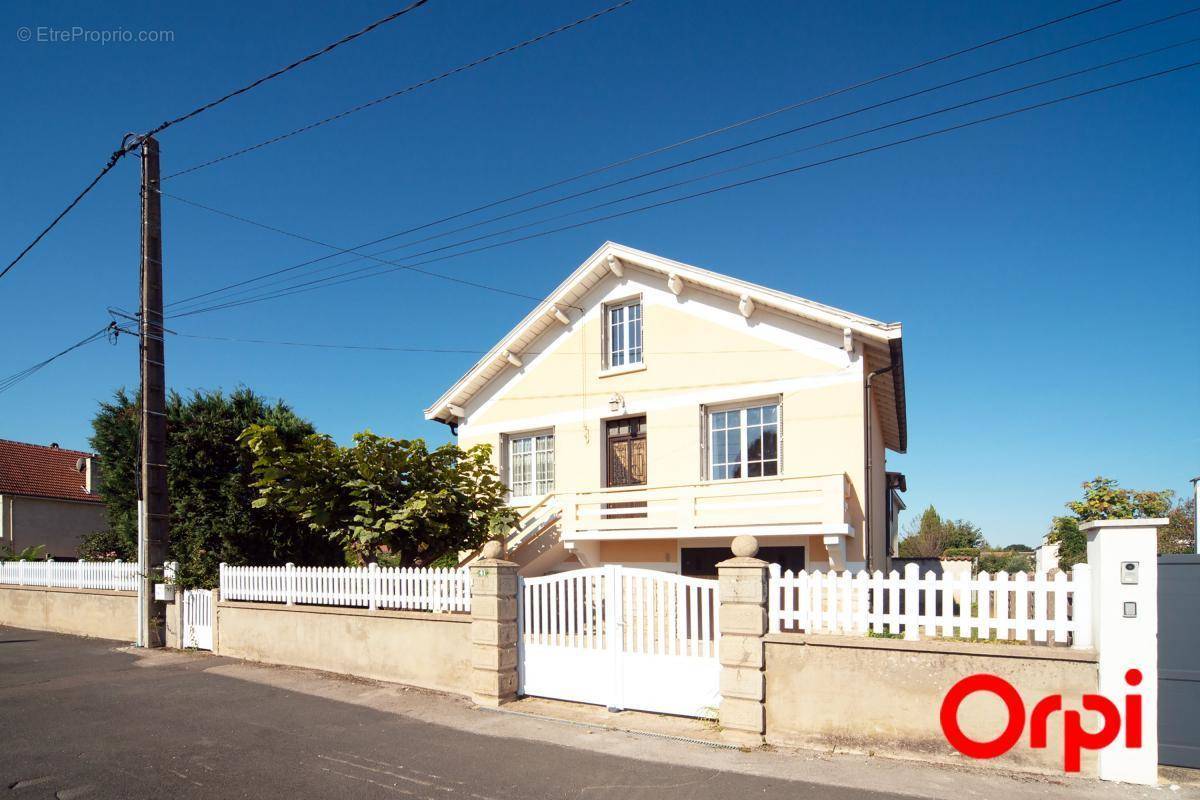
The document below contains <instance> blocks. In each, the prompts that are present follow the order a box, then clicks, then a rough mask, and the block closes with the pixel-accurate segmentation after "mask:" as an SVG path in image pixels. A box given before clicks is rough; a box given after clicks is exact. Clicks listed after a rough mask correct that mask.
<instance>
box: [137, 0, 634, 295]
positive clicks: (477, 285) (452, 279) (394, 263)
mask: <svg viewBox="0 0 1200 800" xmlns="http://www.w3.org/2000/svg"><path fill="white" fill-rule="evenodd" d="M630 2H632V0H630ZM159 194H160V195H162V196H163V197H169V198H171V199H172V200H178V201H179V202H181V203H186V204H187V205H189V206H194V207H196V208H200V209H204V210H205V211H209V212H211V213H213V214H219V215H221V216H223V217H227V218H229V219H234V220H237V221H238V222H244V223H246V224H248V225H253V226H255V227H258V228H263V229H264V230H269V231H274V232H275V233H279V234H282V235H284V236H288V237H291V238H293V239H299V240H300V241H302V242H309V243H311V244H316V245H320V246H321V247H327V248H330V249H332V250H336V251H337V252H335V253H334V254H333V255H335V256H336V255H340V254H342V253H353V252H356V251H354V250H346V249H343V248H341V247H338V246H337V245H335V244H329V243H328V242H323V241H321V240H319V239H314V238H312V237H310V236H305V235H304V234H301V233H293V232H291V231H286V230H283V229H282V228H276V227H273V226H271V225H267V224H265V223H262V222H257V221H255V220H252V219H249V218H247V217H242V216H238V215H237V214H233V213H230V212H228V211H222V210H221V209H219V208H213V207H212V206H206V205H204V204H203V203H197V202H196V201H194V200H188V199H187V198H185V197H179V196H177V195H173V194H170V193H168V192H164V191H162V190H161V189H160V190H159ZM363 258H368V259H372V260H374V261H377V262H378V263H380V264H387V265H390V266H396V267H400V268H402V269H408V267H406V266H404V265H403V264H400V263H399V262H397V261H388V260H386V259H382V258H375V256H372V255H365V254H364V255H363ZM347 263H349V262H347ZM332 266H345V265H344V264H335V265H332ZM411 271H412V272H416V273H419V274H421V275H427V276H429V277H431V278H439V279H441V280H444V281H450V282H452V283H457V284H461V285H463V286H471V287H473V288H476V289H483V290H485V291H489V292H496V293H498V294H505V295H509V296H510V297H520V298H523V299H525V300H534V301H536V302H539V303H540V302H541V301H542V298H541V297H539V296H538V295H533V294H526V293H524V292H518V291H514V290H512V289H505V288H503V287H501V286H492V285H490V284H486V283H481V282H479V281H472V280H468V279H466V278H460V277H458V276H456V275H447V274H445V273H443V272H434V271H432V270H427V269H421V268H420V267H413V268H412V270H411ZM177 302H182V301H177ZM168 305H174V303H171V304H168ZM572 308H575V306H572Z"/></svg>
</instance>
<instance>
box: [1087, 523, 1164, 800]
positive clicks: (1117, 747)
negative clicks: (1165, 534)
mask: <svg viewBox="0 0 1200 800" xmlns="http://www.w3.org/2000/svg"><path fill="white" fill-rule="evenodd" d="M1167 522H1168V520H1165V519H1110V520H1097V521H1094V522H1085V523H1083V524H1081V525H1080V526H1079V529H1080V530H1081V531H1083V532H1084V534H1086V535H1087V560H1088V566H1089V567H1090V568H1091V573H1092V642H1093V644H1094V646H1095V648H1096V650H1097V652H1098V654H1099V668H1100V694H1101V695H1103V696H1104V697H1107V698H1108V699H1109V700H1111V701H1112V702H1114V703H1116V704H1117V707H1118V708H1120V709H1121V710H1122V714H1123V715H1124V712H1125V699H1126V697H1127V696H1128V695H1141V698H1142V745H1141V747H1127V746H1126V738H1125V731H1126V729H1127V728H1128V725H1129V720H1128V719H1123V720H1122V722H1123V725H1122V731H1121V735H1120V736H1119V737H1118V738H1117V740H1116V741H1114V742H1113V743H1112V744H1111V745H1109V746H1108V747H1106V748H1104V749H1103V750H1101V751H1100V753H1099V777H1100V778H1101V779H1103V780H1110V781H1124V782H1126V783H1140V784H1145V785H1149V786H1153V785H1155V784H1157V783H1158V529H1159V528H1160V527H1162V526H1164V525H1166V524H1167ZM1132 669H1136V670H1138V671H1140V672H1141V675H1142V679H1141V682H1140V683H1139V684H1138V685H1137V686H1130V685H1129V683H1128V682H1127V679H1126V676H1127V673H1128V672H1129V670H1132Z"/></svg>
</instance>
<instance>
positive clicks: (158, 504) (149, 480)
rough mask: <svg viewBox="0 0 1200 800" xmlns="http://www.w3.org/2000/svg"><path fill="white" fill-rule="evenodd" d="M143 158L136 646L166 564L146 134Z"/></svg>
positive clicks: (160, 359) (152, 154) (156, 234)
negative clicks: (157, 582)
mask: <svg viewBox="0 0 1200 800" xmlns="http://www.w3.org/2000/svg"><path fill="white" fill-rule="evenodd" d="M140 149H141V156H142V280H141V294H142V297H141V309H140V310H141V314H140V316H139V319H140V320H141V325H140V326H139V331H140V343H141V346H140V348H139V350H140V352H141V388H142V416H141V420H140V427H141V443H140V444H141V492H140V496H141V503H140V504H139V514H140V515H141V519H139V523H140V524H139V525H138V574H139V576H140V578H139V584H138V646H140V647H162V646H163V644H164V643H165V642H164V638H165V634H164V628H163V624H164V620H165V606H164V604H163V603H161V602H158V601H156V600H155V599H154V581H153V578H154V576H155V575H156V574H157V575H159V576H161V575H162V568H163V562H165V561H166V560H167V525H168V523H169V520H170V517H169V514H170V501H169V499H168V497H167V386H166V366H165V361H164V358H165V348H164V346H163V338H164V333H163V284H162V213H161V198H160V196H159V193H158V188H159V171H158V141H157V140H155V139H154V138H153V137H151V136H148V137H146V138H145V139H143V140H142V141H141V144H140Z"/></svg>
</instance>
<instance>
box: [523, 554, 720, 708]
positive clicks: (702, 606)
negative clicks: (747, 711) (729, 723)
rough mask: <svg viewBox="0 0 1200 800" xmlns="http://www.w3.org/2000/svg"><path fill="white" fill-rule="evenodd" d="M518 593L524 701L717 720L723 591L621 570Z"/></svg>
mask: <svg viewBox="0 0 1200 800" xmlns="http://www.w3.org/2000/svg"><path fill="white" fill-rule="evenodd" d="M518 586H519V592H518V599H517V616H518V630H519V639H518V641H519V659H518V674H519V686H518V691H519V692H520V693H521V694H526V695H535V696H539V697H553V698H558V699H562V700H573V701H577V702H582V703H599V704H602V705H605V706H607V707H609V708H610V709H637V710H641V711H657V712H660V713H665V714H679V715H683V716H690V717H709V716H714V715H715V713H716V709H717V706H718V704H719V703H720V687H719V683H720V675H721V667H720V663H719V661H718V659H717V647H718V644H719V641H720V626H719V624H718V616H717V615H718V612H719V607H720V601H719V597H718V592H717V581H715V580H703V579H699V578H684V577H681V576H679V575H673V574H669V573H665V572H657V571H654V570H648V569H635V568H631V567H622V566H619V565H615V564H613V565H608V566H604V567H596V568H593V569H581V570H573V571H571V572H564V573H559V574H556V575H546V576H543V577H539V578H521V579H520V581H519V584H518Z"/></svg>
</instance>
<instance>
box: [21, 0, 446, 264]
mask: <svg viewBox="0 0 1200 800" xmlns="http://www.w3.org/2000/svg"><path fill="white" fill-rule="evenodd" d="M427 2H429V0H414V2H413V3H411V4H410V5H408V6H405V7H404V8H402V9H400V10H399V11H396V12H394V13H392V14H389V15H388V16H386V17H383V18H381V19H378V20H375V21H374V22H372V23H371V24H370V25H368V26H367V27H365V28H363V29H362V30H359V31H356V32H355V33H351V34H349V35H347V36H343V37H342V38H341V39H338V40H337V41H336V42H332V43H330V44H328V45H326V46H325V47H323V48H321V49H320V50H317V51H315V52H312V53H309V54H308V55H306V56H304V57H303V58H300V59H298V60H296V61H293V62H292V63H291V64H288V65H287V66H285V67H281V68H279V69H277V70H275V71H274V72H272V73H270V74H267V75H264V76H262V77H261V78H257V79H255V80H253V81H251V82H250V83H248V84H246V85H245V86H242V87H241V88H239V89H235V90H233V91H232V92H229V93H228V94H225V95H223V96H222V97H219V98H217V99H216V100H213V101H211V102H208V103H205V104H204V105H201V106H198V107H197V108H194V109H192V110H191V111H189V112H187V113H186V114H181V115H179V116H178V117H174V118H172V119H169V120H166V121H165V122H161V123H159V125H158V126H157V127H155V128H153V129H152V130H150V131H147V132H146V133H143V134H141V135H140V136H129V135H127V136H126V137H125V139H124V140H123V141H122V142H121V146H120V147H119V148H117V149H116V150H114V151H113V153H112V155H110V156H109V158H108V162H107V163H106V164H105V165H104V167H103V168H102V169H101V170H100V172H99V173H97V175H96V177H95V178H92V182H91V183H89V184H88V185H87V186H85V187H84V188H83V191H81V192H80V193H79V194H77V195H75V199H73V200H72V201H71V202H70V203H68V204H67V206H66V208H64V209H63V210H62V211H60V212H59V213H58V216H56V217H55V218H54V219H52V220H51V221H50V224H49V225H47V226H46V227H44V228H42V230H41V231H40V232H39V233H38V235H37V236H35V237H34V238H33V241H31V242H30V243H29V244H27V245H25V248H24V249H23V250H21V252H20V253H18V254H17V256H16V258H14V259H13V260H12V261H10V262H9V263H8V265H7V266H5V267H4V269H3V270H0V278H3V277H4V276H5V275H7V274H8V272H9V270H11V269H12V268H13V267H15V266H16V265H17V262H18V261H20V260H21V259H22V258H24V257H25V256H26V254H28V253H29V251H30V250H32V249H33V248H34V247H36V246H37V244H38V242H40V241H41V240H42V239H43V238H45V236H46V234H48V233H50V231H51V230H53V229H54V228H55V226H57V225H58V223H59V222H60V221H62V219H63V217H65V216H66V215H67V214H69V213H71V211H72V209H74V208H75V206H77V205H79V201H80V200H82V199H83V198H84V197H85V196H86V195H87V194H88V193H89V192H90V191H92V189H94V188H95V187H96V184H98V183H100V180H101V179H102V178H103V177H104V176H105V175H107V174H108V173H109V172H110V171H112V168H113V167H115V166H116V165H117V162H118V161H120V160H121V158H122V157H124V156H125V155H126V154H127V153H130V152H132V151H133V150H134V149H136V148H137V147H138V145H140V144H141V142H142V140H143V139H146V138H148V137H150V136H154V135H156V134H158V133H161V132H162V131H164V130H166V129H167V128H169V127H171V126H172V125H177V124H179V123H180V122H184V121H185V120H189V119H191V118H192V117H195V116H197V115H199V114H203V113H204V112H205V111H208V110H209V109H211V108H214V107H216V106H219V105H221V104H222V103H224V102H226V101H227V100H231V99H232V98H234V97H237V96H238V95H240V94H245V93H246V92H248V91H250V90H251V89H254V88H256V87H258V86H261V85H262V84H264V83H266V82H267V81H269V80H273V79H275V78H278V77H279V76H280V75H283V74H284V73H287V72H290V71H292V70H294V69H296V68H297V67H299V66H301V65H303V64H306V63H308V62H309V61H312V60H313V59H315V58H320V57H321V56H323V55H325V54H326V53H328V52H330V51H331V50H334V49H336V48H338V47H341V46H342V45H344V44H346V43H348V42H352V41H354V40H355V39H357V38H359V37H360V36H364V35H366V34H368V33H370V32H371V31H373V30H375V29H376V28H378V27H379V26H381V25H385V24H387V23H388V22H391V21H392V20H395V19H398V18H400V17H402V16H404V15H405V14H407V13H408V12H410V11H413V10H415V9H417V8H420V7H421V6H423V5H425V4H426V3H427Z"/></svg>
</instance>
